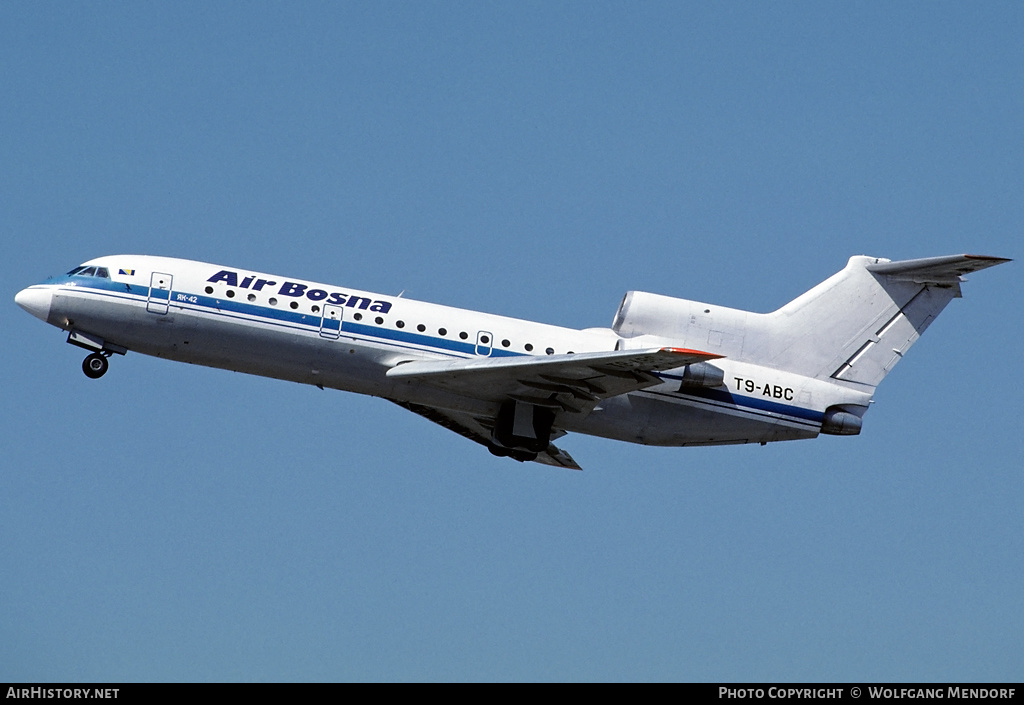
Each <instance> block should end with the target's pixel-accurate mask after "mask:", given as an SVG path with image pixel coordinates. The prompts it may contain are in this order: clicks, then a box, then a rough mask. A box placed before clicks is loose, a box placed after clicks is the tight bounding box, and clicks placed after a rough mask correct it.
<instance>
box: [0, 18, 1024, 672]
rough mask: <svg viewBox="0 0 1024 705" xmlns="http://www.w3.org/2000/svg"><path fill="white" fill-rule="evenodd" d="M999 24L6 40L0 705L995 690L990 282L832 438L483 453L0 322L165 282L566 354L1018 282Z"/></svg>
mask: <svg viewBox="0 0 1024 705" xmlns="http://www.w3.org/2000/svg"><path fill="white" fill-rule="evenodd" d="M1022 34H1024V7H1022V6H1021V5H1020V4H1019V3H1010V2H1005V3H1002V2H991V3H983V4H978V3H970V4H967V3H942V2H930V3H917V2H907V3H897V4H891V3H822V2H809V3H774V4H767V3H757V2H751V3H746V2H734V3H711V4H709V3H694V4H687V3H665V4H661V3H597V2H588V3H557V4H556V3H524V2H517V3H475V2H473V3H358V4H351V3H333V2H328V3H312V2H308V3H283V4H271V3H216V4H214V5H213V6H211V5H210V4H208V3H185V2H175V3H143V4H138V3H101V4H81V3H46V4H41V3H27V2H24V3H6V4H4V5H3V6H2V8H0V62H2V66H3V71H0V90H2V95H3V96H4V100H3V101H2V104H0V164H2V168H0V238H2V242H3V244H4V252H5V255H6V256H5V257H3V258H2V259H0V273H2V274H0V281H2V283H3V291H2V293H3V296H4V297H5V298H6V301H7V304H6V305H3V306H0V323H2V325H3V330H4V331H5V332H6V334H7V340H8V341H9V343H11V344H13V347H12V348H11V349H10V350H9V351H8V354H7V361H8V364H7V365H5V366H4V368H3V372H0V388H2V395H3V396H2V399H3V406H2V408H3V416H4V423H3V424H2V427H0V428H2V430H0V438H2V440H3V448H4V449H5V461H4V462H3V463H2V467H3V471H2V472H0V537H2V541H0V563H2V565H3V566H5V567H4V570H3V571H2V572H0V680H7V681H12V680H13V681H134V680H142V681H146V680H161V681H162V680H172V681H174V680H187V681H192V680H215V681H220V680H243V681H254V680H710V681H736V680H739V681H792V680H800V681H816V680H842V681H854V682H858V681H860V682H863V681H879V680H881V681H888V680H905V681H918V680H924V681H932V680H938V681H989V680H993V681H999V680H1016V681H1019V680H1020V679H1021V675H1022V673H1024V668H1022V666H1024V657H1022V656H1021V654H1024V637H1022V634H1024V602H1022V590H1021V585H1022V582H1024V581H1022V579H1024V520H1022V515H1021V511H1020V507H1021V505H1022V500H1024V476H1022V465H1021V460H1020V459H1021V457H1024V444H1022V436H1024V434H1022V433H1021V430H1020V421H1019V419H1020V411H1019V408H1018V407H1019V396H1020V394H1019V386H1020V381H1019V378H1020V364H1019V363H1020V357H1021V356H1020V352H1019V350H1020V346H1019V339H1018V335H1017V334H1018V331H1019V330H1020V327H1021V313H1020V311H1021V304H1022V300H1021V299H1022V297H1021V291H1020V286H1019V284H1018V282H1019V280H1020V275H1019V271H1018V270H1019V267H1020V264H1019V262H1014V263H1011V264H1008V265H1003V266H1000V267H998V268H996V269H993V270H989V271H985V272H980V273H978V274H975V275H973V276H971V278H970V279H971V281H970V282H969V283H967V284H966V285H965V286H964V293H965V296H964V299H963V300H959V301H954V302H953V303H952V304H951V305H950V306H949V308H948V309H947V310H946V312H945V313H944V314H943V315H942V317H941V318H939V319H938V321H937V322H936V323H935V324H934V325H933V326H932V327H931V328H930V329H929V331H928V334H927V335H926V336H925V337H924V338H923V339H922V341H921V342H920V343H919V344H918V345H917V346H916V347H915V348H914V349H913V351H912V352H911V353H910V354H909V355H908V361H907V362H905V363H903V364H902V365H900V366H899V367H898V368H897V369H896V371H895V372H894V373H893V374H892V375H891V376H890V377H889V378H887V379H886V381H885V383H884V384H883V385H882V387H880V389H879V390H878V393H877V394H876V397H875V399H876V402H877V403H876V404H875V405H874V406H873V408H872V409H871V411H870V412H869V413H868V415H867V416H866V419H865V428H864V432H863V434H862V435H861V436H858V437H855V438H834V437H824V438H820V439H818V440H815V441H801V442H794V443H783V444H772V445H769V446H766V447H759V446H741V447H723V448H705V449H665V448H646V447H642V446H633V445H627V444H621V443H615V442H612V441H607V440H602V439H597V438H589V437H585V436H570V437H568V438H566V439H564V440H563V441H562V442H561V444H562V445H563V446H564V447H565V448H566V449H567V450H568V451H569V452H571V453H572V454H573V456H574V457H575V458H576V459H577V460H578V461H579V462H580V463H581V464H582V465H583V466H584V468H585V471H584V472H583V473H574V472H569V471H559V470H554V469H551V468H546V467H542V466H539V465H535V464H527V465H520V464H518V463H514V462H511V461H508V460H500V459H497V458H493V457H491V456H490V455H489V454H488V453H486V451H484V450H483V449H481V448H480V447H479V446H476V445H475V444H472V443H469V442H467V441H465V440H464V439H462V438H460V437H458V436H456V435H455V434H452V433H449V432H447V431H445V430H443V429H441V428H439V427H436V426H434V425H433V424H431V423H429V422H427V421H425V420H423V419H421V418H418V417H416V416H414V415H412V414H409V413H407V412H405V411H403V410H401V409H399V408H397V407H395V406H393V405H391V404H389V403H387V402H385V401H381V400H376V399H370V398H365V397H358V396H355V395H349V394H343V393H340V392H322V391H320V390H317V389H315V388H306V387H302V386H298V385H292V384H287V383H284V382H278V381H273V380H266V379H260V378H252V377H246V376H243V375H239V374H234V373H230V372H224V371H219V370H209V369H204V368H198V367H192V366H189V365H181V364H175V363H169V362H165V361H161V360H156V359H150V358H144V357H142V356H140V355H133V354H129V355H128V356H126V357H125V358H118V359H115V360H113V362H112V367H111V371H110V373H108V375H107V376H106V377H104V378H103V379H102V380H100V381H92V380H88V379H86V378H85V376H84V375H83V374H82V372H81V369H80V362H81V358H82V357H83V354H82V351H80V350H78V349H77V348H74V347H72V346H69V345H66V344H64V337H63V335H62V334H61V333H60V332H59V331H57V330H55V329H52V328H49V327H47V326H44V325H43V324H42V323H40V322H39V321H37V320H36V319H34V318H32V317H30V316H28V315H27V314H25V313H24V312H22V311H21V310H20V309H19V308H17V307H16V306H15V305H14V302H13V297H14V294H15V293H16V292H17V290H19V289H20V288H22V287H24V286H27V285H29V284H31V283H34V282H37V281H40V280H42V279H44V278H45V277H46V276H49V275H52V274H56V273H60V272H64V271H67V270H68V269H70V268H71V267H73V266H75V265H77V264H78V263H79V262H81V261H84V260H87V259H90V258H92V257H96V256H99V255H104V254H115V253H145V254H161V255H169V256H177V257H188V258H193V259H200V260H205V261H212V262H218V263H225V264H232V265H236V266H238V267H242V268H250V269H255V270H259V271H269V272H276V273H279V274H281V275H283V276H292V277H299V278H305V279H312V280H316V281H325V282H330V283H334V284H337V285H344V286H349V287H357V288H362V289H367V290H371V291H379V292H382V293H387V294H397V293H398V292H399V291H402V290H404V291H405V292H406V294H405V295H406V296H409V297H413V298H418V299H424V300H428V301H434V302H437V303H443V304H449V305H454V306H462V307H466V308H475V309H480V310H485V311H489V312H493V313H500V314H505V315H511V316H517V317H522V318H529V319H533V320H540V321H544V322H548V323H555V324H559V325H566V326H572V327H580V328H582V327H587V326H606V325H609V324H610V322H611V318H612V316H613V314H614V311H615V308H616V306H617V305H618V303H619V300H620V299H621V297H622V294H623V292H625V291H627V290H630V289H640V290H645V291H653V292H658V293H662V294H667V295H672V296H679V297H683V298H692V299H698V300H702V301H709V302H714V303H718V304H723V305H728V306H734V307H739V308H746V309H751V310H755V311H768V310H773V309H775V308H777V307H778V306H780V305H782V304H784V303H785V302H787V301H789V300H790V299H792V298H794V297H795V296H797V295H798V294H800V293H802V292H803V291H805V290H806V289H808V288H810V287H811V286H813V285H814V284H816V283H817V282H819V281H821V280H822V279H824V278H825V277H827V276H829V275H830V274H832V273H833V272H835V271H837V270H838V269H840V268H841V267H842V266H843V265H844V264H845V262H846V260H847V258H848V257H849V256H850V255H853V254H868V255H873V256H879V257H889V258H892V259H900V258H911V257H924V256H930V255H940V254H952V253H959V252H974V253H981V254H991V255H998V256H1004V257H1017V258H1019V257H1020V256H1021V252H1020V242H1021V239H1020V236H1021V232H1022V231H1024V197H1022V196H1024V131H1022V129H1021V125H1022V124H1024V68H1022V67H1024V44H1022V43H1021V42H1020V37H1021V36H1022Z"/></svg>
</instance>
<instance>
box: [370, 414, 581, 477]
mask: <svg viewBox="0 0 1024 705" xmlns="http://www.w3.org/2000/svg"><path fill="white" fill-rule="evenodd" d="M390 401H393V402H394V403H395V404H398V405H399V406H400V407H402V408H403V409H408V410H409V411H411V412H413V413H416V414H419V415H420V416H422V417H423V418H425V419H429V420H430V421H433V422H434V423H436V424H438V425H439V426H444V427H445V428H447V429H448V430H449V431H455V433H457V434H459V435H460V436H462V437H463V438H468V439H469V440H471V441H474V442H476V443H479V444H480V445H482V446H485V447H487V446H490V440H491V430H492V428H493V427H494V419H486V418H478V417H476V416H473V415H472V414H466V413H462V412H456V411H448V410H441V409H435V408H434V407H432V406H423V405H422V404H411V403H409V402H404V401H396V400H394V399H391V400H390ZM552 435H553V436H554V435H556V434H552ZM559 435H565V432H564V431H563V432H562V433H561V434H559ZM534 462H537V463H543V464H544V465H553V466H555V467H560V468H569V469H570V470H582V469H583V468H581V467H580V466H579V465H577V464H576V461H575V460H573V459H572V456H571V455H569V454H568V453H566V452H565V451H564V450H562V449H561V448H559V447H558V446H556V445H555V444H554V443H549V444H548V448H547V450H545V451H544V452H543V453H538V454H537V459H536V460H535V461H534Z"/></svg>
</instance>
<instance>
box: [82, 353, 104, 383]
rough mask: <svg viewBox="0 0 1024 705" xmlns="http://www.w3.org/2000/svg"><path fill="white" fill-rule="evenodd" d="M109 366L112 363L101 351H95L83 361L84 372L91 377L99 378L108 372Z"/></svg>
mask: <svg viewBox="0 0 1024 705" xmlns="http://www.w3.org/2000/svg"><path fill="white" fill-rule="evenodd" d="M108 367H110V363H109V362H107V358H105V357H104V356H103V355H100V354H99V353H93V354H92V355H90V356H89V357H87V358H85V361H84V362H83V363H82V372H84V373H85V376H86V377H88V378H89V379H99V378H100V377H102V376H103V375H104V374H106V372H107V368H108Z"/></svg>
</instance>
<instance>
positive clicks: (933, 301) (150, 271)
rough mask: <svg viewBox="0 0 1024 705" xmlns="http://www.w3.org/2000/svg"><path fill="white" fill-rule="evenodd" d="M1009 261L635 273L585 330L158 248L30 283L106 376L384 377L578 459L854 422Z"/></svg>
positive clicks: (532, 444) (450, 419) (793, 434)
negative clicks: (740, 280) (687, 291)
mask: <svg viewBox="0 0 1024 705" xmlns="http://www.w3.org/2000/svg"><path fill="white" fill-rule="evenodd" d="M1008 261H1010V260H1008V259H1005V258H1001V257H989V256H982V255H967V254H963V255H950V256H943V257H929V258H925V259H911V260H903V261H896V262H893V261H890V260H887V259H881V258H876V257H867V256H855V257H851V258H850V260H849V262H848V263H847V265H846V267H845V268H843V269H842V270H841V271H839V272H838V273H836V274H834V275H833V276H831V277H829V278H828V279H826V280H825V281H824V282H822V283H821V284H819V285H817V286H815V287H814V288H812V289H811V290H810V291H808V292H806V293H804V294H803V295H801V296H799V297H797V298H796V299H794V300H793V301H791V302H790V303H788V304H786V305H784V306H783V307H782V308H780V309H778V310H777V311H774V312H772V313H754V312H750V311H742V310H738V309H732V308H726V307H723V306H715V305H711V304H705V303H700V302H697V301H689V300H686V299H678V298H673V297H669V296H663V295H659V294H651V293H646V292H642V291H630V292H628V293H626V295H625V297H624V298H623V299H622V303H621V304H620V305H619V308H618V311H617V312H616V314H615V318H614V320H613V322H612V325H611V327H610V328H586V329H583V330H574V329H570V328H562V327H557V326H552V325H546V324H543V323H535V322H531V321H525V320H518V319H514V318H506V317H504V316H497V315H492V314H488V313H480V312H476V311H468V310H464V309H458V308H451V307H448V306H441V305H436V304H430V303H424V302H420V301H414V300H410V299H406V298H402V297H401V295H399V296H386V295H382V294H374V293H369V292H365V291H359V290H355V289H352V288H349V287H339V286H332V285H328V284H320V283H316V282H311V281H306V280H302V279H292V278H286V277H281V276H277V275H271V274H262V273H259V272H254V271H252V270H249V269H242V268H237V267H225V266H221V265H217V264H208V263H204V262H195V261H190V260H185V259H174V258H168V257H156V256H150V255H115V256H108V257H100V258H98V259H93V260H90V261H88V262H85V263H84V264H82V265H80V266H78V267H75V268H74V269H72V270H71V271H69V272H68V273H67V274H64V275H61V276H57V277H53V278H50V279H47V280H46V281H44V282H43V283H42V284H36V285H33V286H29V287H28V288H26V289H23V290H22V291H20V292H19V293H18V294H17V296H16V297H15V301H16V303H17V304H18V305H19V306H21V307H22V308H23V309H25V310H26V311H28V312H29V313H31V314H32V315H33V316H36V317H37V318H39V319H41V320H43V321H45V322H47V323H49V324H50V325H53V326H56V327H58V328H60V329H62V330H64V331H67V334H68V336H67V342H68V343H71V344H72V345H76V346H78V347H81V348H84V349H86V350H87V351H89V355H88V356H87V357H86V358H85V360H84V362H83V364H82V369H83V371H84V372H85V374H86V375H87V376H88V377H90V378H93V379H96V378H99V377H102V376H103V375H104V374H105V373H106V372H107V369H108V366H109V358H110V357H111V356H112V355H124V354H125V353H127V352H128V351H133V352H138V353H142V354H145V355H153V356H156V357H162V358H167V359H170V360H177V361H180V362H189V363H193V364H197V365H206V366H209V367H217V368H222V369H228V370H235V371H238V372H245V373H249V374H254V375H262V376H265V377H273V378H277V379H282V380H289V381H292V382H298V383H301V384H309V385H315V386H317V387H319V388H320V389H324V388H331V389H339V390H343V391H349V392H355V393H359V394H368V395H372V396H376V397H382V398H384V399H387V400H389V401H392V402H394V403H395V404H397V405H399V406H401V407H403V408H405V409H408V410H409V411H412V412H414V413H417V414H419V415H421V416H423V417H425V418H427V419H429V420H430V421H433V422H434V423H437V424H439V425H441V426H443V427H445V428H447V429H450V430H452V431H454V432H456V433H458V434H460V435H462V436H464V437H466V438H469V439H470V440H472V441H475V442H477V443H479V444H481V445H483V446H485V447H487V449H488V450H490V452H491V453H493V454H495V455H497V456H503V457H510V458H512V459H514V460H518V461H521V462H525V461H535V462H539V463H543V464H546V465H553V466H559V467H564V468H572V469H576V470H579V469H580V466H579V465H578V464H577V463H576V461H575V460H573V458H572V456H571V455H569V453H567V452H565V451H564V450H562V449H561V448H559V447H558V446H556V445H555V444H554V443H553V442H552V441H554V440H557V439H559V438H561V437H562V436H565V435H566V434H567V433H570V432H575V433H584V434H590V435H593V436H600V437H604V438H610V439H615V440H620V441H627V442H631V443H640V444H646V445H659V446H704V445H723V444H735V443H760V444H762V445H764V444H766V443H769V442H773V441H784V440H795V439H802V438H814V437H816V436H818V435H819V434H829V435H841V436H843V435H856V434H858V433H860V431H861V427H862V420H863V416H864V413H865V411H867V409H868V405H869V404H870V403H871V401H872V394H873V393H874V390H875V388H876V387H877V386H878V384H879V383H880V382H881V381H882V378H884V377H885V375H886V374H888V373H889V372H890V371H891V370H892V368H893V367H894V366H895V365H896V363H897V362H899V361H900V360H901V359H903V356H904V355H905V354H906V352H907V350H908V349H909V348H910V346H911V345H913V344H914V342H916V341H917V339H918V338H919V337H920V336H921V334H922V333H923V332H924V330H925V329H926V328H927V327H928V325H929V324H930V323H931V321H932V320H934V318H935V317H936V316H937V315H938V314H939V313H940V312H941V311H942V310H943V308H945V306H946V304H947V303H949V301H950V300H951V299H953V298H959V297H960V295H961V291H960V284H961V282H963V281H965V280H964V279H963V275H965V274H969V273H971V272H975V271H978V270H981V269H985V268H987V267H991V266H994V265H997V264H1001V263H1003V262H1008Z"/></svg>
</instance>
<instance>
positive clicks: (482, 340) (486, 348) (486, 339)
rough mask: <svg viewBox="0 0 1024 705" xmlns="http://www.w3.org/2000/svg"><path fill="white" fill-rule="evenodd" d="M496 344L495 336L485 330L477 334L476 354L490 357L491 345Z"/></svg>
mask: <svg viewBox="0 0 1024 705" xmlns="http://www.w3.org/2000/svg"><path fill="white" fill-rule="evenodd" d="M492 345H494V336H493V335H491V334H490V333H488V332H487V331H485V330H482V331H480V332H479V333H477V334H476V354H477V355H479V356H480V357H490V355H491V346H492Z"/></svg>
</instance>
